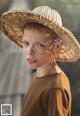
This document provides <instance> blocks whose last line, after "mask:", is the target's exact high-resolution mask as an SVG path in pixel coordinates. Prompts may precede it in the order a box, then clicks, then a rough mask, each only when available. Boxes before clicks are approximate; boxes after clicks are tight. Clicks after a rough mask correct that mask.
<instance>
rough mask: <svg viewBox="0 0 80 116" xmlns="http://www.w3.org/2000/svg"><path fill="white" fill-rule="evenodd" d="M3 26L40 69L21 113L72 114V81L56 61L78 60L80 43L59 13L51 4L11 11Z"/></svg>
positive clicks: (26, 115)
mask: <svg viewBox="0 0 80 116" xmlns="http://www.w3.org/2000/svg"><path fill="white" fill-rule="evenodd" d="M12 20H13V23H11V22H12ZM1 26H2V27H1V28H2V31H3V32H4V33H5V34H6V35H7V36H8V37H10V38H11V39H12V40H13V41H15V42H16V43H17V44H18V45H19V46H21V47H22V48H23V54H24V57H25V58H26V61H27V64H28V65H29V67H30V68H31V69H36V70H37V71H36V72H35V73H34V74H33V76H32V81H31V85H30V88H29V90H28V93H27V94H26V95H25V98H24V102H23V106H22V110H21V116H70V115H71V90H70V83H69V80H68V77H67V76H66V75H65V74H64V72H63V71H62V70H61V69H60V68H59V66H58V65H57V63H56V61H63V62H73V61H76V60H78V58H79V57H80V46H79V43H78V42H77V40H76V39H75V37H74V36H73V34H72V33H71V32H70V31H69V30H67V29H66V28H64V27H63V26H62V22H61V17H60V15H59V13H58V12H57V11H55V10H53V9H51V8H49V7H47V6H39V7H37V8H35V9H34V10H33V11H22V12H20V11H16V12H9V13H7V14H4V15H3V16H2V17H1Z"/></svg>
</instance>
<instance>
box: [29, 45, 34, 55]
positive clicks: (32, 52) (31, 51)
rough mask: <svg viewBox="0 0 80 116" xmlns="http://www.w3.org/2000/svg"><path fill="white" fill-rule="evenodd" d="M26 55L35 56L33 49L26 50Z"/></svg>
mask: <svg viewBox="0 0 80 116" xmlns="http://www.w3.org/2000/svg"><path fill="white" fill-rule="evenodd" d="M27 54H28V55H32V54H35V51H34V49H33V47H32V46H30V47H29V48H28V50H27Z"/></svg>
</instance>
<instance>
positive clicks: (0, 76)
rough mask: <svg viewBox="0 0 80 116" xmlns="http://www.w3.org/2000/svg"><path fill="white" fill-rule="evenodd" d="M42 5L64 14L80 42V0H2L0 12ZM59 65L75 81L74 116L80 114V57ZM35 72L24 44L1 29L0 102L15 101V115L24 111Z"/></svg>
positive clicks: (72, 84)
mask: <svg viewBox="0 0 80 116" xmlns="http://www.w3.org/2000/svg"><path fill="white" fill-rule="evenodd" d="M39 5H48V6H50V7H51V8H54V9H55V10H57V11H58V12H59V13H60V14H61V17H62V21H63V25H64V26H65V27H66V28H68V29H69V30H71V31H72V32H73V34H74V35H75V37H76V38H77V40H78V41H79V43H80V0H0V16H1V15H2V13H4V12H6V11H9V10H21V9H22V10H26V9H29V10H33V9H34V8H35V7H37V6H39ZM59 65H60V67H61V68H62V69H63V71H64V72H65V73H66V75H67V76H68V77H69V80H70V84H71V92H72V115H71V116H80V107H79V104H80V61H77V62H74V63H59ZM32 73H33V71H31V70H30V69H29V68H28V67H27V64H26V61H25V59H24V57H23V54H22V50H21V48H19V47H18V46H17V45H15V44H14V43H13V42H12V41H11V40H9V39H8V38H7V37H6V36H5V35H4V34H3V33H2V32H0V104H4V103H5V104H6V103H7V104H9V103H11V104H12V105H13V116H19V115H20V110H21V105H22V101H23V97H24V95H25V93H26V92H27V90H28V88H29V86H30V80H31V75H32ZM0 115H1V113H0Z"/></svg>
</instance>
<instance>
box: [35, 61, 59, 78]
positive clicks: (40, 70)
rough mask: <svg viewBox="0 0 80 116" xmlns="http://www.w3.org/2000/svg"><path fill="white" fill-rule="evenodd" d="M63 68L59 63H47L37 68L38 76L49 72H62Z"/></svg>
mask: <svg viewBox="0 0 80 116" xmlns="http://www.w3.org/2000/svg"><path fill="white" fill-rule="evenodd" d="M60 72H61V69H60V68H59V67H58V65H57V63H53V64H46V65H44V66H42V67H39V68H37V77H42V76H46V75H49V74H54V73H60Z"/></svg>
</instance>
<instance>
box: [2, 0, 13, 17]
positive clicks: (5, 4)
mask: <svg viewBox="0 0 80 116" xmlns="http://www.w3.org/2000/svg"><path fill="white" fill-rule="evenodd" d="M12 1H13V0H0V16H1V15H2V13H3V12H6V11H7V10H8V8H9V7H10V5H11V3H12Z"/></svg>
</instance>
